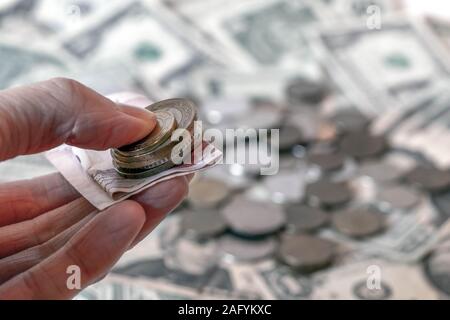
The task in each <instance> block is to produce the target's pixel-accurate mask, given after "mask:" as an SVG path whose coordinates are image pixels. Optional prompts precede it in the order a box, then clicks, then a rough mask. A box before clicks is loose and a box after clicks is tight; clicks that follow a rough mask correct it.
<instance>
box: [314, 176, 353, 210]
mask: <svg viewBox="0 0 450 320" xmlns="http://www.w3.org/2000/svg"><path fill="white" fill-rule="evenodd" d="M306 195H307V196H308V197H309V198H310V200H311V201H313V202H317V203H318V204H320V205H322V206H325V207H332V206H338V205H342V204H344V203H346V202H348V201H350V200H351V197H352V192H351V190H350V188H349V187H348V186H347V184H345V183H335V182H331V181H329V180H325V179H324V180H319V181H318V182H315V183H312V184H310V185H308V186H307V187H306Z"/></svg>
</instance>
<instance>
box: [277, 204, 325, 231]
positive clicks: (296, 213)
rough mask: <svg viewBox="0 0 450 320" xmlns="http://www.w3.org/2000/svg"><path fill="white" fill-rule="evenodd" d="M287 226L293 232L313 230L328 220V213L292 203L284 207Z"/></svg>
mask: <svg viewBox="0 0 450 320" xmlns="http://www.w3.org/2000/svg"><path fill="white" fill-rule="evenodd" d="M285 212H286V217H287V228H288V230H290V231H293V232H303V231H305V232H309V231H315V230H317V229H318V228H320V227H322V226H324V225H325V224H326V223H327V222H328V215H327V214H326V213H325V212H323V211H322V210H320V209H318V208H313V207H309V206H306V205H302V204H293V205H290V206H287V207H286V208H285Z"/></svg>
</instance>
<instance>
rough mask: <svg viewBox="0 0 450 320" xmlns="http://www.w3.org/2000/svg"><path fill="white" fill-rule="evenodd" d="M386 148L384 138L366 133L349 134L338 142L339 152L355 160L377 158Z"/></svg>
mask: <svg viewBox="0 0 450 320" xmlns="http://www.w3.org/2000/svg"><path fill="white" fill-rule="evenodd" d="M386 147H387V144H386V140H385V138H384V137H382V136H373V135H371V134H369V133H367V132H353V133H350V134H348V135H346V136H345V137H344V138H342V140H341V142H340V148H341V151H342V152H344V153H345V154H347V155H349V156H351V157H354V158H357V159H361V158H367V157H374V156H378V155H380V154H381V153H382V152H383V151H385V149H386Z"/></svg>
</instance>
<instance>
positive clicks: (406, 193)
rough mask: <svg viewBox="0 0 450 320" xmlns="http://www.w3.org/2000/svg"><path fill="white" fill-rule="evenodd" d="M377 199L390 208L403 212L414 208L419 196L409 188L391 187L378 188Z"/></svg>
mask: <svg viewBox="0 0 450 320" xmlns="http://www.w3.org/2000/svg"><path fill="white" fill-rule="evenodd" d="M377 199H378V201H379V202H381V204H385V205H387V206H388V207H390V208H393V209H401V210H405V209H410V208H412V207H414V206H416V205H417V204H418V203H419V201H420V199H421V195H420V193H419V192H417V191H416V190H415V189H413V188H411V187H408V186H402V185H393V186H383V187H382V188H380V191H379V193H378V196H377Z"/></svg>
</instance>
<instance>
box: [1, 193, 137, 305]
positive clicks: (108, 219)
mask: <svg viewBox="0 0 450 320" xmlns="http://www.w3.org/2000/svg"><path fill="white" fill-rule="evenodd" d="M144 221H145V212H144V210H143V208H142V207H141V206H140V205H139V204H138V203H136V202H134V201H124V202H121V203H119V204H117V205H115V206H112V207H110V208H108V209H107V210H105V211H104V212H102V213H100V214H98V215H97V216H96V217H95V218H94V219H93V220H91V221H90V222H89V223H88V224H87V225H86V226H84V228H83V229H82V230H80V231H79V232H78V233H77V234H76V235H75V236H74V237H73V238H71V239H70V240H69V242H67V243H66V244H65V245H64V246H63V247H62V248H61V249H60V250H58V251H57V252H56V253H55V254H53V255H51V256H50V257H48V258H47V259H45V260H44V261H42V262H41V263H39V264H38V265H36V266H34V267H32V268H31V269H29V270H27V271H26V272H24V273H21V274H19V275H17V276H16V277H14V278H12V279H11V280H9V281H7V282H6V283H5V284H3V285H2V286H1V287H0V299H68V298H71V297H73V296H75V295H76V294H77V293H78V292H79V290H71V289H69V288H68V286H67V279H68V274H67V273H66V272H67V268H68V267H69V266H78V267H79V268H80V270H81V279H80V280H81V287H82V288H84V287H86V286H87V285H89V284H90V283H92V282H93V281H95V279H97V278H99V277H100V276H101V275H103V274H104V273H105V272H107V271H108V270H109V269H110V268H111V267H112V266H113V265H114V264H115V262H116V261H117V260H118V259H119V257H120V256H121V255H122V254H123V253H124V252H125V251H126V250H127V248H128V247H129V246H130V244H131V242H132V241H133V239H134V238H135V237H136V235H137V234H138V232H139V231H140V230H141V228H142V226H143V224H144Z"/></svg>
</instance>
